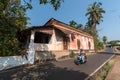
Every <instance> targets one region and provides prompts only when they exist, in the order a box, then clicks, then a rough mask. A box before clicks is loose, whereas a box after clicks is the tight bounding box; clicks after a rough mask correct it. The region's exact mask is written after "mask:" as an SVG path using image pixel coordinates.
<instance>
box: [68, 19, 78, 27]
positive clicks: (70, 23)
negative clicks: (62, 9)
mask: <svg viewBox="0 0 120 80" xmlns="http://www.w3.org/2000/svg"><path fill="white" fill-rule="evenodd" d="M69 25H70V26H72V27H75V26H76V25H77V23H76V22H75V21H74V20H72V21H70V22H69Z"/></svg>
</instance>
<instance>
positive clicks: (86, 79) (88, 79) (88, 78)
mask: <svg viewBox="0 0 120 80" xmlns="http://www.w3.org/2000/svg"><path fill="white" fill-rule="evenodd" d="M114 56H115V55H113V56H111V57H110V58H109V59H108V60H107V61H105V62H104V63H103V64H102V65H101V66H100V67H98V68H97V69H96V70H95V71H94V72H93V73H91V74H90V75H89V76H88V77H87V78H85V80H91V79H90V78H91V77H92V76H93V75H94V74H95V73H96V72H98V71H99V70H100V69H101V68H102V67H103V66H104V65H105V64H106V63H107V62H108V61H110V60H111V59H112V58H113V57H114Z"/></svg>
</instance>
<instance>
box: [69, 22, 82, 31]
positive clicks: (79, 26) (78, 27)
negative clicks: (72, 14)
mask: <svg viewBox="0 0 120 80" xmlns="http://www.w3.org/2000/svg"><path fill="white" fill-rule="evenodd" d="M69 25H70V26H72V27H74V28H76V29H79V30H82V29H83V25H82V24H78V23H77V22H75V21H74V20H72V21H70V22H69Z"/></svg>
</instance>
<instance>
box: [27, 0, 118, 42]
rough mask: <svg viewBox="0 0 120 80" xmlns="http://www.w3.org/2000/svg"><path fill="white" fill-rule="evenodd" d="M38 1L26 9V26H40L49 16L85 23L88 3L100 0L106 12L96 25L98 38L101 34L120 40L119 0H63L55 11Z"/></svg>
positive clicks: (48, 5)
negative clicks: (27, 18)
mask: <svg viewBox="0 0 120 80" xmlns="http://www.w3.org/2000/svg"><path fill="white" fill-rule="evenodd" d="M38 1H39V0H34V1H33V2H32V6H33V9H32V10H28V11H27V16H28V17H29V18H30V20H29V22H30V24H29V25H28V26H42V25H44V24H45V23H46V22H47V21H48V20H49V19H51V18H55V19H57V20H59V21H61V22H64V23H66V24H69V22H70V21H71V20H74V21H75V22H77V23H78V24H83V25H85V24H86V22H87V17H86V16H85V14H86V12H87V8H88V7H89V4H92V3H94V2H101V3H102V6H101V7H102V8H103V9H104V10H105V11H106V13H105V14H103V17H104V18H103V22H101V23H100V24H99V25H97V30H98V32H99V38H100V39H101V41H102V37H103V36H106V37H107V39H108V41H111V40H120V35H119V33H120V0H64V2H62V3H61V6H60V8H59V9H58V10H57V11H55V10H54V9H53V7H52V6H51V5H50V4H47V5H39V2H38Z"/></svg>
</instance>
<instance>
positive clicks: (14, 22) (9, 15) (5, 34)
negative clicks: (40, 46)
mask: <svg viewBox="0 0 120 80" xmlns="http://www.w3.org/2000/svg"><path fill="white" fill-rule="evenodd" d="M31 1H33V0H23V4H21V0H0V56H9V55H16V54H19V53H23V54H24V48H23V47H21V46H20V45H21V44H22V43H20V42H19V37H20V36H19V33H20V31H21V30H23V29H25V28H26V25H27V24H28V22H27V20H28V19H29V18H28V17H26V11H27V10H28V9H32V5H31ZM61 1H63V0H39V2H40V4H51V5H52V6H53V7H54V9H55V10H57V9H58V8H59V7H60V4H61Z"/></svg>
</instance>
